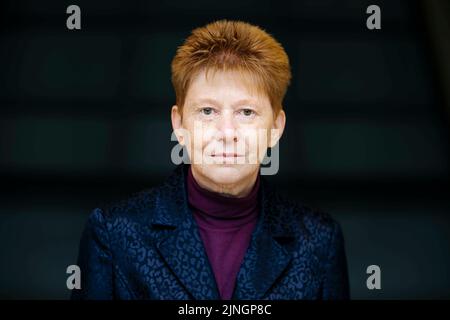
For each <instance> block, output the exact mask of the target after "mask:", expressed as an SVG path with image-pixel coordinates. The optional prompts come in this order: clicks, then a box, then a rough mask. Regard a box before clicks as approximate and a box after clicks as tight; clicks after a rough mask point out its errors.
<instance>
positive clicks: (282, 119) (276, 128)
mask: <svg viewBox="0 0 450 320" xmlns="http://www.w3.org/2000/svg"><path fill="white" fill-rule="evenodd" d="M285 126H286V114H285V113H284V110H283V109H281V110H280V111H279V112H278V115H277V117H276V118H275V120H274V122H273V125H272V130H271V133H270V143H269V146H270V148H273V147H274V146H275V145H276V144H277V142H278V140H280V138H281V136H282V135H283V131H284V127H285Z"/></svg>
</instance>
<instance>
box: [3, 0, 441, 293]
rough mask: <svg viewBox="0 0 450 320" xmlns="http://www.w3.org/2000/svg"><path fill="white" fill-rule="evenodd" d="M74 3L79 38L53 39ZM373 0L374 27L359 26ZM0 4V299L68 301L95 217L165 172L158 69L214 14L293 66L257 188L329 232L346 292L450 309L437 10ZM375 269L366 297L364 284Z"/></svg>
mask: <svg viewBox="0 0 450 320" xmlns="http://www.w3.org/2000/svg"><path fill="white" fill-rule="evenodd" d="M71 4H77V5H78V6H80V8H81V30H77V31H69V30H68V29H67V28H66V19H67V17H68V16H69V15H68V14H66V8H67V7H68V6H69V5H71ZM370 4H377V5H379V6H380V8H381V19H382V20H381V26H382V29H381V30H373V31H371V30H368V29H367V28H366V19H367V17H368V14H366V8H367V7H368V6H369V5H370ZM0 6H1V7H0V28H1V29H0V30H1V31H0V179H1V180H0V181H1V183H0V187H1V193H0V194H1V195H0V298H4V299H66V298H68V297H69V294H70V293H69V291H68V290H67V289H66V277H67V275H66V273H65V271H66V267H67V266H68V265H70V264H74V263H76V256H77V251H78V242H79V238H80V235H81V231H82V229H83V226H84V223H85V222H86V218H87V216H88V214H89V213H90V212H91V210H92V209H93V208H95V207H97V206H100V205H103V204H104V203H108V202H110V201H116V200H120V199H123V198H126V197H128V196H129V195H130V194H131V193H133V192H137V191H140V190H143V189H146V188H149V187H151V186H154V185H156V184H158V183H160V182H162V180H163V179H164V178H165V177H166V176H167V175H168V174H170V172H171V171H172V170H173V168H174V167H175V166H174V165H173V164H172V163H171V161H170V150H171V148H172V146H173V145H174V143H173V142H171V141H170V134H171V125H170V108H171V106H172V105H173V103H174V93H173V91H172V87H171V83H170V61H171V59H172V57H173V55H174V54H175V50H176V48H177V46H179V45H180V44H181V43H182V42H183V40H184V39H185V38H186V37H187V36H188V35H189V33H190V31H191V30H192V29H193V28H195V27H199V26H203V25H204V24H206V23H208V22H211V21H213V20H217V19H222V18H228V19H239V20H244V21H247V22H250V23H254V24H257V25H259V26H261V27H262V28H264V29H266V30H267V31H268V32H269V33H271V34H273V35H274V36H275V38H277V39H278V40H279V41H280V42H281V43H282V44H283V45H284V47H285V49H286V51H287V53H288V55H289V57H290V59H291V63H292V71H293V82H292V85H291V86H290V89H289V91H288V95H287V97H286V100H285V111H286V114H287V126H286V131H285V134H284V136H283V138H282V140H281V143H280V153H281V155H280V156H281V165H280V171H279V173H278V175H276V176H273V177H270V178H269V179H270V180H271V181H272V182H273V183H274V184H276V185H277V186H278V187H279V188H280V189H281V190H283V191H284V192H285V193H287V194H289V195H290V196H291V197H293V198H295V199H297V200H298V201H300V202H302V203H304V204H306V205H309V206H312V207H318V208H321V209H322V210H324V211H327V212H329V213H331V214H332V215H333V216H334V217H335V218H336V219H337V220H339V221H340V223H341V225H342V228H343V231H344V233H345V241H346V249H347V256H348V263H349V272H350V277H351V278H350V281H351V293H352V298H355V299H410V298H417V299H430V298H450V274H449V273H450V256H449V253H450V250H449V249H450V216H449V214H450V192H449V191H450V188H449V186H450V183H449V166H450V152H449V138H450V130H449V120H450V95H449V94H450V63H449V60H450V44H449V39H450V32H449V30H450V28H449V23H450V2H448V1H446V0H443V1H439V0H432V1H407V0H402V1H399V0H396V1H361V0H360V1H358V0H351V1H350V0H346V1H335V0H308V1H281V0H276V1H275V0H258V1H256V0H227V1H206V0H201V1H174V0H166V1H161V2H159V3H153V2H151V1H131V0H129V1H117V0H116V1H114V0H109V1H42V0H41V1H31V0H30V1H2V2H1V5H0ZM371 264H376V265H379V266H380V267H381V271H382V278H381V285H382V289H381V290H378V291H370V290H368V289H367V288H366V278H367V277H368V275H367V274H366V268H367V266H369V265H371Z"/></svg>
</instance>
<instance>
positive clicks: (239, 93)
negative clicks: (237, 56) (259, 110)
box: [186, 70, 269, 104]
mask: <svg viewBox="0 0 450 320" xmlns="http://www.w3.org/2000/svg"><path fill="white" fill-rule="evenodd" d="M223 99H227V100H236V102H238V101H241V102H242V101H244V100H246V101H247V102H248V103H251V102H253V103H259V104H260V103H267V102H268V101H269V99H268V96H267V94H266V93H265V92H264V91H263V90H262V89H261V88H260V85H259V83H258V81H257V79H256V77H254V76H252V75H251V74H249V73H245V72H238V71H222V70H217V71H216V70H209V71H207V72H206V71H202V72H200V73H198V74H197V75H196V76H195V77H194V78H193V81H192V82H191V84H190V86H189V89H188V92H187V96H186V102H187V103H189V104H192V103H194V104H195V103H197V102H200V101H204V102H207V101H208V100H210V101H209V102H212V101H211V100H218V101H219V102H220V101H223Z"/></svg>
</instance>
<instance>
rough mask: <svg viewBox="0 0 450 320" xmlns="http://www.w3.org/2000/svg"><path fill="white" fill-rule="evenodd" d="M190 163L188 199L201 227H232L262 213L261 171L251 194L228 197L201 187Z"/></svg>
mask: <svg viewBox="0 0 450 320" xmlns="http://www.w3.org/2000/svg"><path fill="white" fill-rule="evenodd" d="M191 170H192V169H191V166H189V168H188V174H187V193H188V202H189V205H190V206H191V208H192V209H194V210H193V213H194V216H195V218H196V220H197V222H198V223H199V225H200V227H202V228H206V229H213V230H233V229H237V228H240V227H242V226H244V225H246V224H248V223H250V222H254V221H255V220H256V218H257V216H258V213H259V203H258V202H259V201H258V194H259V184H260V176H259V174H258V176H257V178H256V181H255V184H254V185H253V188H252V190H251V191H250V193H249V194H248V195H247V196H245V197H241V198H234V197H226V196H223V195H221V194H219V193H216V192H212V191H209V190H206V189H204V188H202V187H201V186H200V185H199V184H198V183H197V181H196V180H195V178H194V176H193V174H192V171H191Z"/></svg>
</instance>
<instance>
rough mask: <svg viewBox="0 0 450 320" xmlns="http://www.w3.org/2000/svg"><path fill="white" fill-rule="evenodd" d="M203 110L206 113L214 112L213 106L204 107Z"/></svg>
mask: <svg viewBox="0 0 450 320" xmlns="http://www.w3.org/2000/svg"><path fill="white" fill-rule="evenodd" d="M201 112H202V113H203V114H205V115H210V114H211V113H212V112H213V109H212V108H209V107H208V108H202V110H201Z"/></svg>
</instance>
